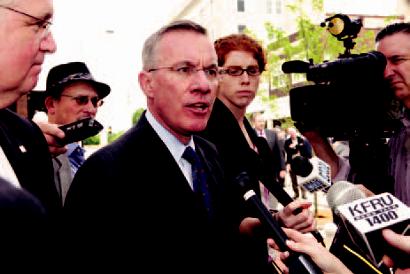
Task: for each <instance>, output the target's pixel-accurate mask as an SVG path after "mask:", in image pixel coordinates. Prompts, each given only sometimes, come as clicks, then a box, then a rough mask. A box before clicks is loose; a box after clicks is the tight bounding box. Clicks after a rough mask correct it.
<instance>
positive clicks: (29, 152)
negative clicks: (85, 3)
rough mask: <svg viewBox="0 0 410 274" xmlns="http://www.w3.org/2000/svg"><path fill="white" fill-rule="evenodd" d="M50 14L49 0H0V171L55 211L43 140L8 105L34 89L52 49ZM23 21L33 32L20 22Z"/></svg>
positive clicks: (56, 205) (33, 126)
mask: <svg viewBox="0 0 410 274" xmlns="http://www.w3.org/2000/svg"><path fill="white" fill-rule="evenodd" d="M22 11H24V12H22ZM52 14H53V7H52V3H51V1H48V0H41V1H35V2H30V1H22V0H16V1H13V4H12V5H11V4H10V5H5V4H4V5H0V36H1V37H2V39H1V42H0V43H1V45H0V48H1V50H0V161H1V163H2V165H1V166H2V167H1V168H0V176H2V177H4V178H6V179H7V180H8V181H9V182H11V183H12V184H13V185H15V186H16V187H21V188H23V189H25V190H27V191H29V192H30V193H31V194H33V195H34V196H36V197H37V198H38V199H39V200H40V201H41V202H42V203H43V205H44V207H45V208H46V210H47V211H48V212H49V213H51V214H56V213H57V212H58V211H59V209H60V208H61V206H60V205H59V201H58V195H57V192H56V189H55V186H54V181H53V167H52V163H51V157H50V154H49V152H48V146H47V143H46V140H45V139H44V136H43V134H42V132H41V131H40V129H39V128H38V127H37V126H36V125H35V124H34V123H32V122H31V121H28V120H27V119H25V118H23V117H21V116H19V115H18V114H16V113H14V112H12V111H10V110H9V109H8V108H9V107H10V106H11V105H12V104H14V103H16V102H17V100H18V99H19V98H20V97H21V96H23V95H25V94H27V93H28V92H29V91H30V90H31V89H33V88H34V86H35V85H36V83H37V80H38V76H39V73H40V71H41V63H42V62H43V60H44V57H45V55H46V54H48V53H53V52H54V51H55V49H56V44H55V42H54V39H53V36H52V34H51V33H50V31H49V28H48V26H49V25H50V24H51V23H50V18H51V17H52ZM33 18H36V20H35V22H34V23H30V22H32V21H33ZM26 21H27V22H26ZM22 24H24V25H27V27H26V28H29V27H30V26H31V27H33V31H27V30H26V29H25V28H24V27H21V26H20V27H19V25H22ZM28 32H30V33H29V34H28ZM61 133H62V132H61ZM62 134H64V133H62Z"/></svg>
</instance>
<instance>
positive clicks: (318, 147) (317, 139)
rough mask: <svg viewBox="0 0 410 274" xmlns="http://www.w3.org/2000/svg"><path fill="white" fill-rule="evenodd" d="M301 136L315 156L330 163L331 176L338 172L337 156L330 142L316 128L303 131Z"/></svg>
mask: <svg viewBox="0 0 410 274" xmlns="http://www.w3.org/2000/svg"><path fill="white" fill-rule="evenodd" d="M303 136H304V137H305V138H306V139H307V140H308V141H309V143H310V144H311V145H312V148H313V150H314V152H315V154H316V156H317V157H319V158H320V159H322V160H323V161H325V162H326V163H328V164H329V165H330V172H331V177H332V178H334V177H335V176H336V174H337V173H338V172H339V156H337V154H336V152H335V151H334V149H333V147H332V145H331V144H330V142H329V141H328V140H327V139H326V138H325V137H323V135H322V134H320V132H319V131H317V130H310V131H305V132H303Z"/></svg>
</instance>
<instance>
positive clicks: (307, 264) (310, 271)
mask: <svg viewBox="0 0 410 274" xmlns="http://www.w3.org/2000/svg"><path fill="white" fill-rule="evenodd" d="M235 181H236V182H237V183H238V184H239V186H240V187H241V190H242V192H243V193H244V194H243V198H244V199H245V201H246V202H247V203H249V204H250V205H251V206H252V207H253V208H254V209H255V211H256V213H257V214H258V219H259V220H260V221H261V223H262V225H264V227H265V230H266V231H267V233H268V237H270V238H272V239H273V240H274V241H275V243H276V244H277V246H278V247H279V249H280V250H281V251H288V252H289V254H290V255H289V257H288V258H287V260H286V263H287V266H288V268H289V274H305V273H306V274H315V273H317V274H319V273H323V272H322V271H321V270H320V268H319V267H318V266H317V265H316V264H315V263H314V262H313V261H312V259H311V258H310V257H309V256H307V255H305V254H301V253H297V252H294V251H292V250H291V249H289V247H288V246H287V245H286V240H287V239H288V237H287V235H286V234H285V232H284V231H283V230H282V228H281V227H280V225H279V224H278V222H277V221H276V220H275V219H274V218H273V217H272V214H271V213H270V212H269V210H268V209H267V208H266V207H265V205H264V204H263V203H262V201H261V200H260V199H259V198H258V196H257V195H256V193H255V192H254V191H253V190H252V189H251V188H250V187H249V186H250V178H249V176H248V174H247V173H246V172H241V173H240V174H239V175H238V176H236V178H235Z"/></svg>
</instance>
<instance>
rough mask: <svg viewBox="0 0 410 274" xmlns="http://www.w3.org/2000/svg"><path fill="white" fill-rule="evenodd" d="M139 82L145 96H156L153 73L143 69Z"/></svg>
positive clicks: (139, 75)
mask: <svg viewBox="0 0 410 274" xmlns="http://www.w3.org/2000/svg"><path fill="white" fill-rule="evenodd" d="M138 82H139V83H140V87H141V89H142V91H143V92H144V94H145V96H147V97H148V98H152V97H153V96H154V92H153V79H152V74H151V73H149V72H146V71H141V72H140V73H139V74H138Z"/></svg>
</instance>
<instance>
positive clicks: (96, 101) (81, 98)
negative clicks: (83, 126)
mask: <svg viewBox="0 0 410 274" xmlns="http://www.w3.org/2000/svg"><path fill="white" fill-rule="evenodd" d="M60 97H69V98H71V99H73V100H74V101H75V102H76V103H77V105H79V106H86V105H88V102H90V101H91V104H92V105H93V106H94V107H95V108H99V107H101V106H102V105H103V104H104V100H103V99H100V98H99V97H98V96H94V97H89V96H87V95H78V96H73V95H68V94H61V95H60ZM85 98H86V99H85Z"/></svg>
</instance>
